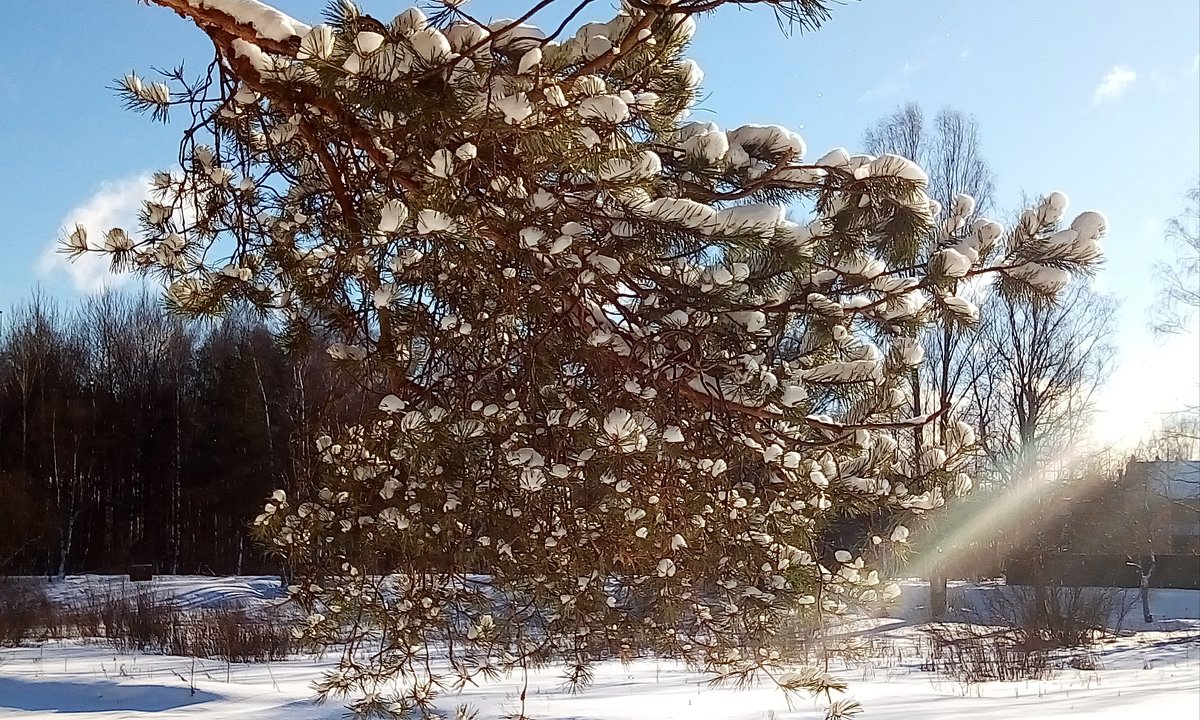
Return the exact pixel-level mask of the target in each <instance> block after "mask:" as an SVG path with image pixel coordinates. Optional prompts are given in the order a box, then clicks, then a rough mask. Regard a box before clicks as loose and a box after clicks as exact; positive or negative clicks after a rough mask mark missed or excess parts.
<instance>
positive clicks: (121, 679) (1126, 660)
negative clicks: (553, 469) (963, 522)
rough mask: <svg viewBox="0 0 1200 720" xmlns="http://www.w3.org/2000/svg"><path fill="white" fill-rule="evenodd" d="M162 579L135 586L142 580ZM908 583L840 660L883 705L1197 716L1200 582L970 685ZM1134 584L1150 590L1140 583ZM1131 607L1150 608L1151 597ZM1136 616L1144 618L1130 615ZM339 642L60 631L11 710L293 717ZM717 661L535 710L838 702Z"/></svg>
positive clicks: (249, 600) (780, 715)
mask: <svg viewBox="0 0 1200 720" xmlns="http://www.w3.org/2000/svg"><path fill="white" fill-rule="evenodd" d="M123 583H124V580H123V579H122V578H113V577H105V576H82V577H77V578H69V579H68V580H67V581H66V582H64V583H51V584H50V585H49V586H48V589H49V591H50V593H51V595H52V596H53V597H54V598H55V599H57V600H59V601H67V600H69V599H71V598H72V597H82V596H83V595H84V594H86V593H94V592H101V591H106V590H118V589H120V588H122V587H123ZM146 585H147V584H143V583H138V584H134V585H133V586H134V587H136V588H143V587H145V586H146ZM904 586H905V588H904V589H905V594H904V595H903V596H902V597H901V601H900V603H899V604H898V605H897V606H896V607H895V609H894V611H893V612H891V613H889V614H888V615H889V616H888V617H883V618H875V619H862V620H859V621H855V622H853V623H847V624H844V625H843V626H842V627H841V628H839V629H838V631H839V632H843V633H850V632H853V633H855V634H858V635H859V636H860V637H863V638H864V640H866V641H867V642H869V643H871V647H872V648H873V649H874V650H875V652H874V653H873V655H874V657H871V658H870V659H868V660H866V661H862V662H857V663H855V664H854V665H853V666H846V665H844V664H836V665H834V666H832V667H831V671H832V672H833V674H835V675H836V676H838V677H840V678H843V679H845V680H847V681H848V682H849V683H850V694H851V695H852V696H853V697H855V698H857V699H858V700H859V701H860V702H862V704H863V706H864V707H865V710H866V715H865V717H866V718H869V719H870V720H913V718H920V719H922V720H925V719H929V720H951V719H957V718H963V717H970V718H972V720H1000V719H1001V718H1014V717H1019V718H1023V719H1025V720H1037V719H1047V720H1049V719H1066V718H1070V719H1072V720H1074V719H1077V718H1085V717H1086V718H1101V720H1118V719H1120V720H1127V719H1128V718H1134V717H1146V718H1175V717H1179V718H1183V717H1195V715H1196V710H1197V708H1198V707H1200V591H1190V590H1154V591H1153V592H1152V600H1151V602H1152V609H1153V610H1154V612H1155V613H1156V616H1161V617H1162V618H1164V621H1163V622H1162V623H1154V626H1153V627H1152V628H1151V627H1140V626H1138V627H1133V628H1132V629H1134V630H1137V632H1128V633H1126V634H1124V635H1121V636H1118V637H1117V638H1115V639H1113V640H1110V641H1108V642H1106V643H1104V644H1103V645H1102V646H1101V647H1100V648H1098V649H1097V650H1096V652H1095V659H1096V661H1097V662H1096V669H1095V670H1075V669H1071V668H1066V669H1063V670H1062V671H1061V672H1059V673H1058V674H1057V675H1055V676H1054V677H1053V678H1051V679H1049V680H1044V681H1030V682H1003V683H1001V682H991V683H984V684H980V685H971V686H963V685H960V684H958V683H955V682H952V681H948V680H946V679H944V678H939V677H937V676H935V675H933V674H931V673H928V672H924V671H922V670H921V669H920V660H921V657H920V653H919V652H918V651H917V649H916V648H917V643H918V639H919V638H920V636H921V633H920V629H919V623H920V622H922V620H923V615H924V602H925V596H926V592H927V588H925V587H923V586H922V585H920V584H919V583H916V582H906V583H904ZM150 587H152V588H153V589H154V591H155V592H156V593H158V594H160V595H161V596H171V597H175V598H177V599H178V600H179V602H180V604H181V605H183V606H185V607H188V608H202V607H212V606H214V605H219V604H223V603H229V602H236V603H239V604H249V605H254V604H258V603H263V604H265V603H275V602H278V601H279V599H280V597H281V592H280V588H279V579H278V578H273V577H258V578H254V577H239V578H202V577H167V578H160V579H157V580H156V581H154V583H152V584H150ZM1000 587H1002V586H1000V585H998V584H989V583H957V584H952V586H951V588H950V602H951V604H952V606H953V607H954V608H955V609H956V611H958V612H965V611H971V612H977V611H978V608H980V607H984V600H983V598H984V597H985V596H986V595H987V593H991V592H998V591H999V590H998V588H1000ZM1130 597H1131V598H1132V599H1134V600H1136V592H1135V591H1131V593H1130ZM1134 610H1135V612H1132V613H1130V614H1129V615H1128V616H1127V617H1126V621H1127V622H1132V621H1136V623H1135V625H1136V624H1140V623H1141V613H1140V608H1138V607H1135V608H1134ZM1127 627H1129V625H1128V624H1127ZM334 664H335V658H333V657H331V656H329V655H326V656H325V657H319V656H305V657H299V658H295V659H292V660H288V661H286V662H277V663H270V664H226V663H224V662H221V661H217V660H195V661H193V660H192V659H191V658H183V657H172V656H161V655H143V654H137V653H134V654H120V653H116V652H114V651H113V650H112V649H111V648H108V647H105V646H103V645H98V644H94V643H87V642H49V643H45V644H42V645H40V646H35V647H22V648H13V649H4V650H0V717H5V718H8V717H12V718H21V719H23V720H32V719H43V718H44V719H45V720H50V718H57V717H61V714H62V713H69V714H71V716H72V717H73V718H77V719H78V720H90V719H93V718H95V719H99V718H213V719H214V720H232V719H233V718H255V720H284V719H285V718H287V719H289V720H290V719H292V718H312V719H314V720H333V719H334V718H342V717H343V716H344V709H343V708H342V707H341V706H340V705H339V704H337V703H330V704H327V705H324V706H316V705H313V703H312V700H311V697H312V690H311V683H312V682H313V680H314V679H316V678H317V677H319V675H320V673H321V672H322V671H324V670H328V669H330V668H332V667H333V666H334ZM707 680H708V678H707V676H704V675H700V674H697V673H691V672H688V671H686V670H685V669H682V668H680V667H679V666H678V665H676V664H674V663H670V662H658V661H653V660H645V661H639V662H636V663H633V664H632V665H629V666H621V665H620V664H619V663H605V664H601V665H600V666H599V667H598V668H597V671H596V682H595V684H594V686H593V687H592V688H591V689H590V690H588V691H587V692H585V693H583V694H582V695H571V694H570V693H567V692H564V691H563V690H562V687H561V679H560V677H559V673H558V671H557V670H554V669H550V670H546V671H538V672H532V673H530V676H529V682H528V694H527V698H528V699H527V701H526V704H525V711H526V713H527V714H528V715H529V716H530V717H534V718H539V719H540V720H609V719H611V720H635V719H636V720H645V719H649V718H654V719H662V720H672V719H678V720H768V719H769V718H775V719H776V720H800V719H801V718H805V719H807V718H818V717H821V716H823V710H822V708H823V707H824V705H825V701H824V700H802V701H801V702H799V703H797V704H795V705H794V706H793V707H791V708H789V707H788V704H787V702H786V700H785V698H784V697H783V696H782V694H781V693H780V692H779V691H778V690H775V689H772V688H769V687H758V688H751V689H748V690H733V689H724V688H712V687H709V686H708V685H707ZM521 687H522V679H521V678H520V677H511V678H507V679H504V680H501V681H498V682H494V683H486V684H483V685H480V686H478V687H469V688H468V689H467V690H465V691H464V692H463V693H462V694H461V695H457V696H455V695H451V696H447V697H445V698H444V699H443V702H442V703H441V707H442V708H443V709H445V710H447V711H451V710H452V709H453V708H454V707H455V706H457V705H459V704H462V703H469V704H471V705H472V706H474V707H475V708H477V709H478V710H479V711H480V712H479V718H480V720H498V719H499V718H501V717H504V716H505V715H506V714H510V713H515V712H517V711H518V710H520V703H519V702H518V697H519V693H520V691H521Z"/></svg>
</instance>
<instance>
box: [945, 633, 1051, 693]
mask: <svg viewBox="0 0 1200 720" xmlns="http://www.w3.org/2000/svg"><path fill="white" fill-rule="evenodd" d="M925 636H926V638H927V639H928V641H929V645H928V646H926V647H925V648H924V660H923V664H922V669H923V670H926V671H929V672H936V673H938V674H939V675H942V676H944V677H948V678H950V679H952V680H955V681H956V682H960V683H964V684H968V685H972V684H976V683H981V682H987V681H989V680H1045V679H1048V678H1050V677H1052V676H1053V675H1054V672H1055V671H1056V669H1057V668H1056V666H1055V665H1054V663H1053V657H1052V654H1051V651H1050V650H1049V648H1047V647H1045V646H1041V645H1038V644H1034V645H1030V643H1029V638H1028V637H1026V636H1025V635H1024V633H1023V632H1022V631H1021V630H1019V629H1015V628H996V627H989V626H982V625H971V624H967V623H934V624H932V625H930V626H929V627H927V628H926V629H925Z"/></svg>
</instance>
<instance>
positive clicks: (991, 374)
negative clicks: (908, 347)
mask: <svg viewBox="0 0 1200 720" xmlns="http://www.w3.org/2000/svg"><path fill="white" fill-rule="evenodd" d="M1060 297H1061V300H1060V302H1059V303H1057V304H1054V305H1050V304H1046V303H1040V302H1034V301H1030V300H1027V299H1023V298H1016V297H1011V296H1008V295H1007V294H1005V293H1002V292H992V293H990V294H989V297H988V300H987V301H986V302H985V304H984V308H983V309H981V312H980V315H981V317H982V318H983V320H982V321H981V325H980V329H979V334H978V336H977V342H976V343H974V347H973V351H972V353H971V357H970V363H971V367H972V372H971V376H972V382H971V384H970V388H971V393H970V398H969V400H970V405H971V409H972V412H973V413H974V414H975V415H976V420H977V422H978V426H979V430H980V433H979V441H980V446H981V448H982V450H983V452H984V453H985V455H986V458H987V460H988V462H989V465H990V467H991V468H992V470H993V471H994V479H995V480H996V481H997V482H998V483H999V484H1000V485H1002V486H1010V487H1011V486H1015V485H1019V484H1020V483H1023V482H1032V481H1035V480H1037V479H1038V478H1044V477H1046V476H1048V475H1050V474H1053V472H1054V471H1055V470H1056V469H1061V467H1062V466H1063V465H1064V464H1065V462H1066V460H1067V459H1068V457H1069V456H1070V454H1071V449H1072V448H1073V447H1074V446H1075V445H1076V443H1077V442H1078V441H1079V440H1080V439H1081V438H1082V434H1083V432H1084V431H1085V430H1086V428H1087V426H1088V423H1089V421H1090V417H1091V411H1092V410H1093V406H1094V402H1095V397H1096V393H1097V391H1098V390H1099V388H1100V387H1101V385H1102V383H1103V382H1104V380H1105V378H1106V377H1107V375H1108V373H1109V372H1110V370H1111V369H1112V362H1113V356H1114V349H1113V347H1112V345H1111V344H1109V342H1108V338H1109V337H1110V336H1111V333H1112V328H1113V322H1114V316H1115V312H1116V306H1115V303H1114V302H1113V300H1112V299H1111V298H1108V297H1106V296H1104V295H1101V294H1098V293H1097V292H1095V291H1094V290H1093V289H1092V288H1091V287H1090V285H1089V284H1088V282H1087V281H1086V279H1076V280H1075V281H1073V282H1072V283H1071V285H1070V286H1069V287H1068V288H1067V289H1065V290H1064V291H1063V292H1062V294H1061V295H1060Z"/></svg>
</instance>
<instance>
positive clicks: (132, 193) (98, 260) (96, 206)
mask: <svg viewBox="0 0 1200 720" xmlns="http://www.w3.org/2000/svg"><path fill="white" fill-rule="evenodd" d="M149 192H150V176H149V175H138V176H136V177H129V178H124V179H121V180H115V181H110V182H105V183H103V184H101V185H100V188H99V189H98V190H97V191H96V192H95V193H93V194H92V196H91V197H89V198H88V199H87V200H85V201H84V202H82V203H81V204H79V205H76V206H75V207H73V208H71V209H70V210H68V211H67V214H66V215H64V216H63V219H62V222H61V227H62V229H63V231H64V232H70V231H71V230H72V229H74V227H75V226H76V225H82V226H83V227H84V228H86V229H87V233H88V243H89V244H90V245H91V246H92V247H97V248H98V247H100V245H101V243H103V241H104V234H105V233H107V232H108V231H109V230H110V229H112V228H114V227H119V228H123V229H125V230H126V231H128V232H129V233H130V234H132V233H133V232H134V231H135V230H136V229H137V215H138V210H139V209H140V208H141V206H142V202H143V201H144V200H145V199H146V198H147V197H148V196H149ZM58 247H59V238H55V239H54V240H52V241H51V242H49V243H48V244H47V246H46V249H45V250H43V251H42V254H41V256H40V257H39V258H38V261H37V272H38V275H39V276H41V277H51V276H54V275H57V274H59V273H63V274H65V275H66V276H67V278H68V279H69V280H70V282H71V286H72V288H74V290H75V291H76V292H79V293H84V294H91V293H97V292H101V291H102V290H104V289H105V288H110V287H115V286H117V285H121V284H123V283H124V282H126V281H127V280H128V279H129V276H128V275H114V274H113V273H112V272H111V271H110V270H109V263H108V258H106V257H104V256H103V255H93V254H87V255H84V256H82V257H80V258H78V259H76V260H73V261H72V260H68V259H67V258H66V257H64V256H63V255H62V254H61V253H59V252H58Z"/></svg>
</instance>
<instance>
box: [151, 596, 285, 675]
mask: <svg viewBox="0 0 1200 720" xmlns="http://www.w3.org/2000/svg"><path fill="white" fill-rule="evenodd" d="M164 651H165V652H166V653H168V654H170V655H185V656H190V657H200V658H218V659H220V660H224V661H226V662H237V663H245V662H270V661H274V660H286V659H287V658H288V657H289V656H291V655H292V654H293V653H294V652H295V651H296V648H295V642H294V640H293V639H292V636H291V633H290V631H289V630H288V625H287V624H286V623H280V622H278V621H277V619H276V618H272V617H271V616H270V615H268V614H263V613H254V612H251V611H248V610H246V609H244V608H239V607H233V606H223V607H217V608H209V609H205V610H201V611H199V612H197V613H194V614H192V615H190V616H188V617H187V618H186V619H185V620H184V621H183V622H181V623H179V624H178V625H176V626H175V628H174V629H173V633H172V635H171V638H170V640H169V642H168V643H167V645H166V647H165V649H164Z"/></svg>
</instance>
